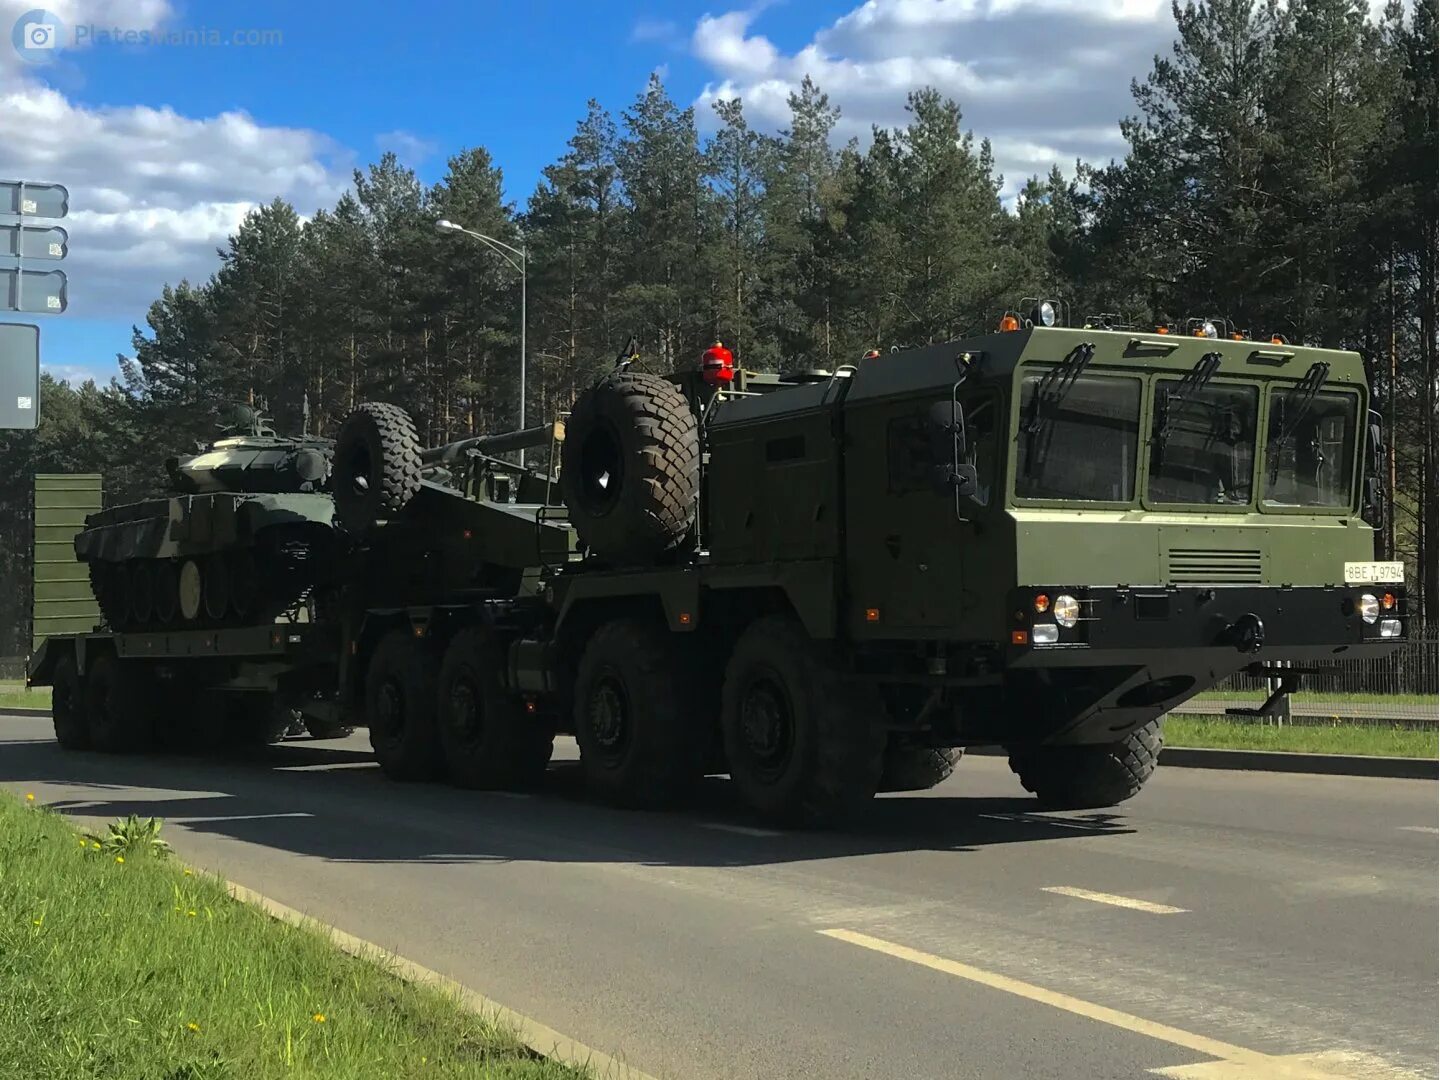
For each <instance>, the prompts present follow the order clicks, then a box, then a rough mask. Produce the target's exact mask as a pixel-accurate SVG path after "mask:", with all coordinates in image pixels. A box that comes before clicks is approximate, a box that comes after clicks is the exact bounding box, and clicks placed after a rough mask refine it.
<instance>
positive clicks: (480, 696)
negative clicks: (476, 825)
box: [439, 626, 555, 790]
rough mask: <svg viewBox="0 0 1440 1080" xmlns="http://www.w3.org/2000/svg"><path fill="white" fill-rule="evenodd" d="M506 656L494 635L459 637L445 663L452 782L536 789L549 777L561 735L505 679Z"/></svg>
mask: <svg viewBox="0 0 1440 1080" xmlns="http://www.w3.org/2000/svg"><path fill="white" fill-rule="evenodd" d="M503 662H504V656H503V654H502V652H501V650H500V643H499V642H498V641H497V640H496V638H495V635H494V633H492V632H491V631H490V630H489V629H487V628H485V627H479V626H476V627H471V628H469V629H467V630H462V631H460V633H458V634H456V635H455V638H454V640H452V641H451V642H450V647H449V648H448V649H447V650H446V651H445V660H444V662H443V663H442V664H441V666H440V695H439V697H440V701H439V731H440V746H441V748H442V750H443V752H444V755H445V767H446V770H447V772H448V773H449V774H450V780H451V781H452V782H453V783H455V784H458V785H459V786H461V787H466V788H480V789H494V788H499V789H501V790H505V789H515V788H528V787H534V786H535V785H536V784H538V783H539V782H540V779H541V778H542V777H543V776H544V775H545V767H546V766H547V765H548V764H549V763H550V755H551V753H552V752H553V750H554V745H555V735H554V732H553V731H552V730H550V728H549V727H548V725H546V724H545V723H543V722H542V721H541V720H540V719H539V718H538V717H535V716H530V715H528V714H527V713H526V712H525V709H524V708H523V707H522V705H521V703H520V701H518V700H517V699H516V697H515V695H514V694H512V693H510V692H509V691H508V690H507V689H506V688H505V686H504V684H503V682H502V681H501V677H500V672H501V667H502V664H503Z"/></svg>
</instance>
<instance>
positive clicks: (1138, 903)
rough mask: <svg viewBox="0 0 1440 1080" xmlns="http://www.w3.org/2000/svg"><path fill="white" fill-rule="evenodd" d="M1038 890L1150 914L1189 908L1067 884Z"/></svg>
mask: <svg viewBox="0 0 1440 1080" xmlns="http://www.w3.org/2000/svg"><path fill="white" fill-rule="evenodd" d="M1040 891H1041V892H1048V893H1057V894H1058V895H1060V896H1073V897H1075V898H1076V899H1077V900H1093V901H1094V902H1095V903H1097V904H1109V905H1111V906H1112V907H1123V908H1131V909H1132V910H1134V911H1148V912H1149V913H1150V914H1151V915H1181V914H1183V913H1184V912H1186V911H1189V910H1190V909H1189V908H1183V907H1171V906H1170V905H1169V904H1152V903H1151V902H1150V901H1149V900H1136V899H1134V898H1133V897H1129V896H1116V895H1115V894H1114V893H1108V892H1092V891H1091V890H1089V889H1076V888H1073V887H1072V886H1069V885H1046V886H1044V887H1043V888H1041V890H1040Z"/></svg>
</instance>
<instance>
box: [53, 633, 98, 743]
mask: <svg viewBox="0 0 1440 1080" xmlns="http://www.w3.org/2000/svg"><path fill="white" fill-rule="evenodd" d="M50 718H51V720H52V721H53V722H54V724H55V741H56V742H58V743H59V744H60V745H61V746H63V747H64V748H65V749H66V750H88V749H89V748H90V723H89V720H88V719H87V717H86V712H85V682H84V680H83V679H81V678H80V669H79V668H78V667H77V666H76V665H75V658H74V657H73V656H62V657H60V659H59V660H57V661H55V669H54V670H53V671H52V672H51V673H50Z"/></svg>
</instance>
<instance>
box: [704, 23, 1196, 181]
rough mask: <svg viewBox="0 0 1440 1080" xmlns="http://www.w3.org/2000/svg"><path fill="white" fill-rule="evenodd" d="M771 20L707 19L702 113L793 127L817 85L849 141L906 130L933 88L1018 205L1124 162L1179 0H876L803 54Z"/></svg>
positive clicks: (823, 31)
mask: <svg viewBox="0 0 1440 1080" xmlns="http://www.w3.org/2000/svg"><path fill="white" fill-rule="evenodd" d="M759 16H760V11H759V9H758V8H751V9H747V10H742V11H730V12H726V13H723V14H720V15H706V16H704V17H703V18H701V19H700V20H699V22H698V23H696V26H695V31H694V34H693V35H692V38H691V47H692V49H693V50H694V52H695V55H696V56H697V57H699V58H700V59H701V60H702V61H704V62H705V64H707V65H708V66H709V68H710V69H711V71H712V73H713V76H714V77H713V78H712V80H711V82H709V83H708V84H707V85H706V87H705V89H704V90H703V91H702V92H701V94H700V96H699V99H698V101H697V102H696V104H697V105H699V106H700V109H699V112H700V114H701V116H702V118H704V117H707V116H708V114H709V113H710V109H709V108H708V106H709V104H710V103H711V102H712V101H714V100H716V99H719V98H732V97H735V96H739V97H741V98H742V99H743V100H744V102H745V106H746V112H747V113H748V114H749V116H750V118H751V122H752V123H754V124H757V125H760V126H765V127H770V128H779V127H783V126H785V125H786V124H787V123H788V120H789V108H788V105H787V103H786V102H787V98H788V96H789V95H790V93H791V92H792V91H794V90H795V89H796V88H797V87H798V86H799V84H800V81H801V79H803V78H804V76H805V75H807V74H808V75H810V76H811V77H812V78H813V79H814V80H815V82H816V83H817V84H818V85H819V86H820V88H821V89H822V90H824V91H825V92H826V93H827V94H829V96H830V100H831V103H832V104H835V105H838V106H840V108H841V110H842V117H841V121H840V124H839V125H838V127H837V134H838V135H839V136H840V137H841V138H848V137H849V136H851V135H854V136H858V137H860V138H861V140H862V141H866V140H868V138H869V134H870V130H871V126H872V125H875V124H878V125H880V126H882V127H888V126H899V125H903V124H904V123H905V122H906V115H905V98H906V95H907V94H908V93H909V92H910V91H912V90H916V89H919V88H920V87H924V86H933V87H935V88H936V89H938V90H940V91H941V92H942V93H944V94H946V95H948V96H950V97H953V98H954V99H955V100H957V101H958V102H959V103H960V106H961V109H962V111H963V112H964V121H963V122H964V124H965V126H966V127H968V128H971V129H973V130H974V131H975V133H976V135H977V136H979V137H987V136H988V137H989V138H990V140H991V142H992V144H993V148H994V152H995V158H996V164H997V167H998V169H999V170H1000V171H1001V172H1002V173H1004V175H1005V194H1006V195H1007V196H1010V195H1013V194H1014V192H1015V191H1016V190H1018V188H1019V187H1020V186H1021V185H1022V184H1023V183H1024V181H1025V179H1026V178H1027V177H1028V176H1030V175H1031V174H1032V173H1044V172H1048V171H1049V169H1050V166H1051V165H1052V164H1059V165H1060V166H1061V167H1062V168H1063V169H1065V170H1066V171H1070V169H1071V168H1072V167H1073V165H1074V162H1075V159H1076V158H1077V157H1082V158H1085V159H1087V160H1097V161H1105V160H1108V159H1109V158H1110V157H1111V156H1113V155H1116V154H1119V153H1122V152H1123V149H1124V144H1123V141H1122V140H1121V139H1120V134H1119V128H1118V122H1119V120H1120V118H1121V117H1122V116H1125V115H1128V114H1130V113H1132V112H1133V111H1134V104H1133V102H1132V100H1131V97H1130V80H1131V78H1134V77H1143V76H1144V75H1145V73H1146V72H1148V71H1149V69H1150V62H1151V58H1152V57H1153V56H1154V55H1155V54H1156V53H1158V52H1162V51H1164V50H1165V49H1166V47H1167V46H1168V43H1169V41H1170V40H1171V38H1172V36H1173V31H1174V27H1173V23H1172V21H1171V16H1170V4H1169V2H1168V0H1109V2H1105V0H867V2H866V3H864V4H862V5H860V6H859V7H857V8H855V9H853V10H852V11H850V12H848V13H847V14H845V15H843V16H841V17H840V18H839V19H837V20H835V21H834V22H833V23H831V24H830V25H828V26H825V27H823V28H820V29H819V30H818V31H817V32H816V33H815V34H814V36H813V37H812V39H811V40H810V41H809V42H808V43H806V44H805V45H804V46H802V47H801V48H799V49H797V50H796V51H794V52H793V53H791V52H786V51H785V50H782V49H780V48H779V47H777V46H776V45H775V44H774V43H773V42H772V41H771V40H770V39H769V38H767V37H766V36H765V35H764V34H763V33H760V32H756V31H755V30H754V29H753V27H754V25H755V23H756V22H757V20H758V18H759Z"/></svg>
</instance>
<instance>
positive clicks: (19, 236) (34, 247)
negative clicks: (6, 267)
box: [0, 225, 70, 260]
mask: <svg viewBox="0 0 1440 1080" xmlns="http://www.w3.org/2000/svg"><path fill="white" fill-rule="evenodd" d="M69 250H70V234H69V233H67V232H66V231H65V230H64V229H62V228H60V226H58V225H55V226H51V227H49V228H46V227H45V226H43V225H0V256H5V255H8V256H10V257H11V258H20V259H47V260H55V259H63V258H65V256H66V254H67V253H68V252H69Z"/></svg>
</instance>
